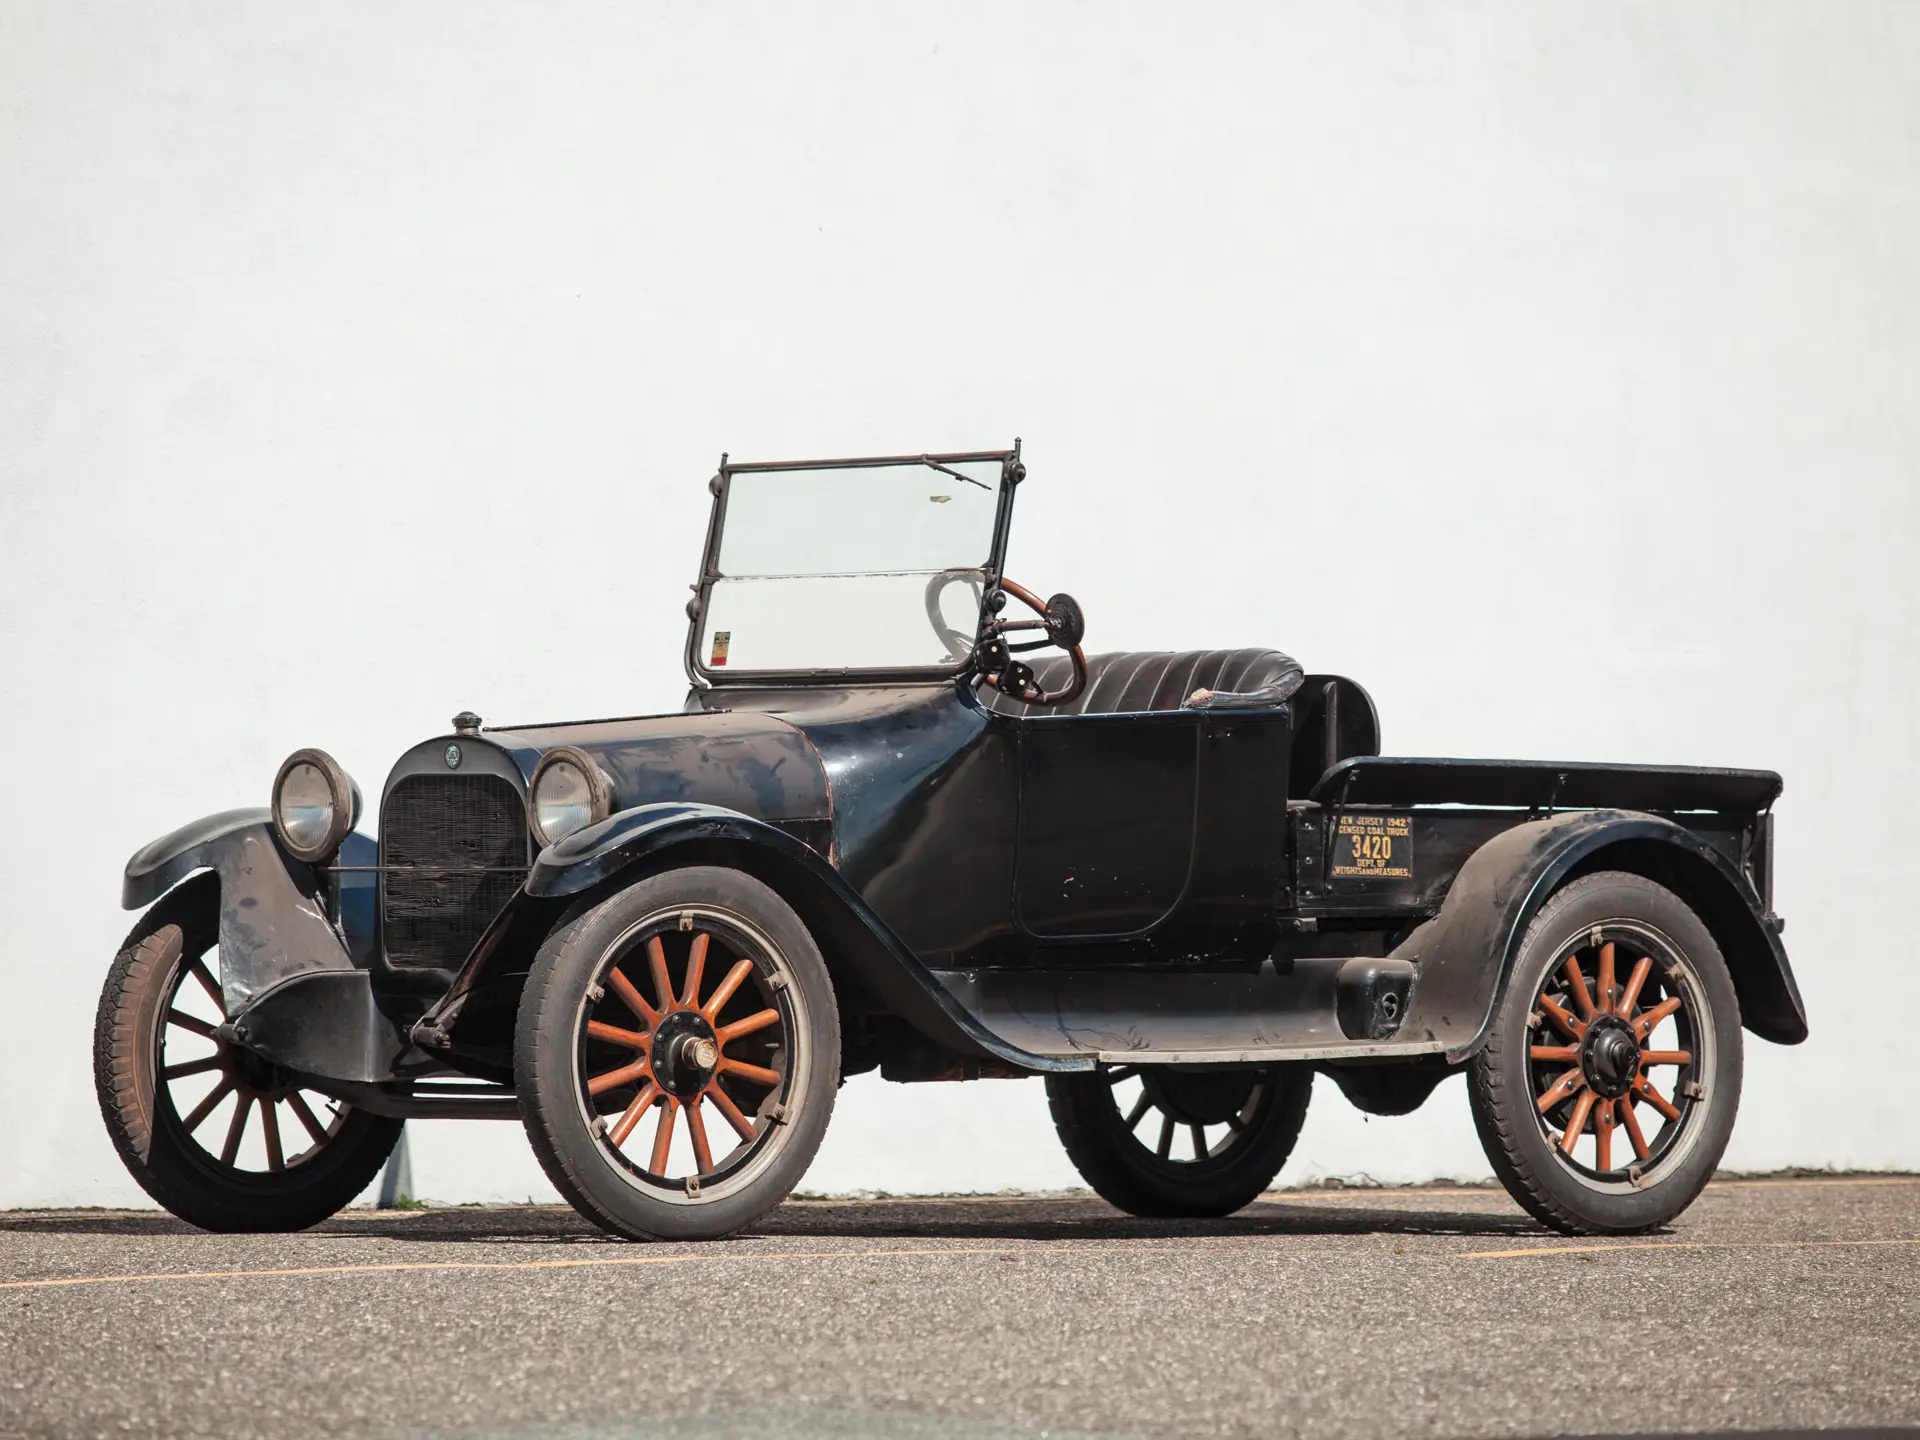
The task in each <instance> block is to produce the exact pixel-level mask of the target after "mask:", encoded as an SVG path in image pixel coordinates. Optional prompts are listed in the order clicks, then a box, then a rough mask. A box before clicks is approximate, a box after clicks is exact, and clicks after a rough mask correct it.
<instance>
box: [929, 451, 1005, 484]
mask: <svg viewBox="0 0 1920 1440" xmlns="http://www.w3.org/2000/svg"><path fill="white" fill-rule="evenodd" d="M920 463H921V464H922V465H924V466H926V467H927V468H928V469H929V470H938V471H939V472H940V473H941V474H942V475H951V476H953V478H954V479H956V480H964V481H966V482H967V483H968V484H969V485H978V486H979V487H980V488H981V489H982V490H992V489H993V487H992V486H991V485H989V484H987V483H986V482H985V481H983V480H976V479H974V478H973V476H971V475H962V474H961V473H960V472H959V471H958V470H955V469H953V468H952V467H950V466H947V465H942V464H941V463H940V462H939V461H938V460H935V459H932V458H931V457H929V456H926V455H922V456H921V457H920Z"/></svg>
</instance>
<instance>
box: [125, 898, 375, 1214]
mask: <svg viewBox="0 0 1920 1440" xmlns="http://www.w3.org/2000/svg"><path fill="white" fill-rule="evenodd" d="M219 900H220V897H219V885H218V882H217V881H216V880H215V879H214V877H212V876H210V875H209V876H204V877H200V878H197V879H194V880H190V881H188V882H187V883H186V884H184V885H182V886H180V887H179V888H178V889H176V890H175V891H173V892H172V893H171V894H169V895H168V896H166V897H165V898H164V899H162V900H161V901H160V902H159V903H158V904H157V905H155V906H154V907H153V909H152V910H150V911H148V912H147V915H146V916H145V917H144V918H143V919H142V921H141V923H140V925H139V926H138V927H136V928H135V930H134V932H133V934H132V935H131V936H129V937H128V940H127V944H126V946H125V947H123V948H122V950H121V952H120V954H119V956H118V957H117V958H116V959H115V962H114V965H113V969H112V970H111V971H110V972H109V974H108V978H107V985H106V989H105V991H104V992H103V994H102V996H101V1002H100V1012H99V1017H98V1021H97V1024H96V1030H95V1082H96V1088H97V1090H98V1092H99V1097H100V1107H101V1112H102V1114H103V1115H104V1117H105V1118H106V1121H107V1128H108V1130H109V1132H110V1133H111V1134H112V1136H113V1139H114V1143H115V1145H116V1147H117V1148H118V1149H119V1151H120V1154H121V1158H122V1160H124V1161H125V1162H126V1164H127V1167H128V1169H129V1170H131V1171H132V1173H133V1176H134V1178H135V1179H136V1180H138V1181H139V1182H140V1184H141V1185H142V1186H143V1187H144V1188H145V1189H146V1190H147V1192H148V1193H149V1194H150V1195H152V1196H153V1197H154V1199H156V1200H158V1201H159V1202H160V1203H161V1204H162V1205H165V1206H166V1207H167V1208H168V1209H169V1210H171V1211H173V1212H174V1213H175V1214H176V1215H179V1216H180V1217H181V1218H182V1219H184V1220H188V1221H190V1222H192V1223H193V1224H195V1225H199V1226H201V1227H203V1228H205V1229H210V1230H229V1231H232V1230H289V1229H299V1228H302V1227H304V1226H307V1225H312V1224H315V1223H317V1222H319V1221H320V1220H323V1219H325V1218H326V1217H327V1216H329V1215H331V1214H333V1213H334V1211H336V1210H338V1209H339V1208H340V1207H341V1206H342V1205H345V1204H347V1203H348V1202H349V1201H351V1200H352V1199H353V1198H354V1197H355V1196H356V1195H358V1194H359V1193H360V1191H361V1190H363V1189H365V1188H366V1186H367V1185H368V1184H370V1183H371V1182H372V1180H373V1178H374V1176H375V1175H376V1174H378V1173H379V1169H380V1166H381V1165H382V1164H383V1163H384V1162H385V1160H386V1157H387V1154H388V1152H389V1151H391V1150H392V1149H393V1145H394V1142H395V1141H396V1140H397V1139H398V1138H399V1135H400V1129H401V1122H400V1121H398V1120H387V1119H382V1118H381V1117H378V1116H373V1115H368V1114H365V1113H364V1112H361V1111H357V1110H355V1109H353V1108H352V1107H351V1106H349V1105H346V1104H345V1103H343V1102H341V1101H338V1100H335V1099H333V1098H332V1097H330V1096H328V1095H325V1094H323V1093H321V1092H320V1091H318V1090H315V1089H312V1088H311V1087H308V1086H303V1085H302V1084H301V1083H300V1082H299V1079H298V1077H296V1076H295V1075H293V1074H292V1073H291V1072H289V1071H287V1070H284V1069H282V1068H281V1067H279V1066H277V1065H274V1064H273V1063H271V1062H270V1061H268V1060H266V1059H265V1058H264V1057H262V1056H259V1055H257V1054H255V1053H254V1052H252V1051H250V1050H248V1049H247V1048H246V1047H245V1046H243V1045H240V1044H238V1043H237V1042H236V1041H235V1040H234V1039H233V1038H232V1035H231V1031H230V1029H229V1027H228V1025H227V1021H228V1018H229V1017H228V1014H227V1006H226V999H225V996H224V995H223V993H222V991H221V987H220V984H219V982H218V981H217V980H216V979H215V976H214V968H213V964H212V963H210V957H211V956H213V955H214V954H215V952H216V950H217V945H218V934H219V918H220V917H219Z"/></svg>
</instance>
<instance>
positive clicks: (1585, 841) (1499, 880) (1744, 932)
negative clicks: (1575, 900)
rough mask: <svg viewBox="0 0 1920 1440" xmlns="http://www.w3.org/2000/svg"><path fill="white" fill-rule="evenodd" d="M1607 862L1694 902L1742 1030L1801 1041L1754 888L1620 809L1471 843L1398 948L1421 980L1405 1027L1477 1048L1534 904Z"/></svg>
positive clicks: (1695, 844) (1798, 1017)
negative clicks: (1726, 974)
mask: <svg viewBox="0 0 1920 1440" xmlns="http://www.w3.org/2000/svg"><path fill="white" fill-rule="evenodd" d="M1605 869H1620V870H1627V871H1631V872H1633V873H1636V874H1642V875H1646V876H1647V877H1648V878H1650V879H1653V880H1657V881H1659V882H1660V883H1662V884H1664V885H1667V886H1668V887H1669V888H1670V889H1673V890H1674V891H1675V892H1676V893H1677V894H1679V896H1680V898H1681V899H1682V900H1684V901H1686V902H1687V903H1688V904H1689V905H1690V906H1691V907H1692V908H1693V909H1694V911H1695V912H1696V913H1697V914H1698V915H1699V916H1700V919H1701V922H1702V923H1703V924H1705V925H1706V927H1707V929H1708V931H1709V932H1710V933H1711V934H1712V935H1713V937H1714V941H1715V943H1716V944H1717V945H1718V946H1719V947H1720V951H1721V954H1722V955H1723V956H1724V957H1725V959H1726V961H1727V967H1728V969H1729V970H1730V971H1731V972H1732V974H1733V983H1734V988H1735V991H1736V992H1737V993H1738V995H1739V997H1740V1009H1741V1018H1742V1019H1743V1021H1744V1022H1745V1024H1746V1026H1747V1028H1748V1029H1750V1030H1752V1031H1753V1032H1754V1033H1755V1034H1757V1035H1759V1036H1760V1037H1761V1038H1762V1039H1765V1040H1772V1041H1775V1042H1776V1043H1779V1044H1785V1045H1793V1044H1798V1043H1799V1042H1800V1041H1802V1040H1804V1039H1806V1037H1807V1019H1806V1012H1805V1009H1804V1007H1803V1005H1802V1003H1801V999H1800V991H1799V987H1798V986H1797V985H1796V984H1795V983H1794V978H1793V971H1792V969H1791V968H1790V967H1789V966H1788V964H1787V955H1786V950H1785V948H1784V947H1783V946H1782V945H1781V944H1780V938H1779V935H1778V933H1777V932H1776V930H1775V927H1774V926H1773V925H1771V924H1769V923H1768V919H1767V917H1766V916H1765V915H1764V914H1763V912H1762V907H1761V904H1760V900H1759V897H1758V896H1757V895H1755V894H1754V891H1753V887H1752V886H1751V885H1749V884H1748V883H1747V881H1746V879H1745V877H1744V876H1742V875H1741V874H1740V872H1739V871H1738V870H1736V869H1735V868H1734V867H1733V865H1732V864H1731V863H1729V862H1728V860H1727V859H1726V857H1725V856H1723V855H1722V854H1720V852H1719V851H1718V850H1715V849H1714V848H1713V847H1712V846H1711V845H1708V844H1707V843H1706V842H1705V841H1704V840H1702V839H1701V838H1700V837H1699V836H1697V835H1695V834H1693V833H1692V832H1691V831H1689V830H1687V829H1686V828H1685V827H1683V826H1680V825H1677V824H1675V823H1674V822H1673V821H1671V820H1665V819H1662V818H1661V817H1659V816H1657V815H1646V814H1641V813H1638V812H1635V811H1626V810H1581V811H1572V812H1569V813H1567V814H1564V815H1556V816H1553V817H1552V818H1550V819H1546V820H1535V821H1530V822H1528V823H1527V824H1524V825H1516V826H1514V827H1513V828H1512V829H1511V830H1506V831H1503V832H1501V833H1500V834H1499V835H1496V836H1495V837H1494V838H1493V839H1491V840H1489V841H1488V842H1487V843H1486V844H1485V845H1482V846H1481V847H1480V848H1479V849H1478V850H1476V851H1475V852H1474V853H1473V855H1472V856H1470V857H1469V858H1468V860H1467V863H1466V864H1465V865H1463V866H1461V868H1460V873H1459V875H1458V876H1457V877H1455V879H1454V882H1453V885H1452V887H1451V888H1450V889H1449V890H1448V891H1447V896H1446V899H1445V900H1444V901H1443V902H1442V904H1441V907H1440V913H1439V914H1438V915H1437V916H1435V917H1434V918H1433V919H1432V920H1430V921H1428V922H1427V923H1426V924H1424V925H1422V926H1420V927H1419V928H1418V929H1417V930H1415V931H1414V932H1413V934H1412V935H1410V936H1409V937H1408V938H1407V940H1406V941H1405V942H1404V943H1403V944H1402V945H1401V946H1400V947H1399V948H1398V949H1397V950H1396V951H1395V952H1394V953H1395V954H1396V955H1397V956H1400V957H1402V958H1405V959H1408V960H1412V961H1413V962H1414V963H1415V966H1416V967H1417V968H1416V972H1415V973H1416V975H1417V977H1418V978H1417V979H1416V981H1415V983H1414V988H1413V995H1412V998H1411V1003H1410V1005H1409V1009H1408V1015H1407V1019H1406V1021H1405V1023H1404V1024H1403V1026H1402V1028H1401V1033H1402V1034H1403V1035H1406V1034H1418V1033H1420V1032H1421V1031H1422V1030H1425V1031H1426V1032H1427V1033H1428V1034H1429V1035H1430V1036H1432V1038H1434V1039H1437V1040H1441V1041H1443V1042H1444V1043H1445V1045H1446V1047H1447V1058H1448V1060H1449V1061H1453V1062H1458V1061H1461V1060H1465V1059H1467V1058H1468V1057H1470V1056H1472V1055H1473V1054H1475V1053H1476V1052H1477V1051H1479V1049H1480V1048H1481V1046H1482V1045H1484V1044H1485V1043H1486V1037H1487V1030H1488V1028H1489V1027H1490V1026H1491V1024H1492V1022H1493V1012H1494V1009H1495V1007H1496V1006H1497V1005H1498V1003H1499V1001H1500V997H1501V995H1502V994H1503V993H1504V991H1505V989H1506V984H1507V979H1508V976H1509V975H1511V974H1512V971H1513V966H1514V961H1515V959H1516V958H1517V956H1518V954H1519V949H1520V942H1521V940H1522V939H1523V938H1524V937H1525V935H1526V931H1527V927H1528V925H1530V924H1531V923H1532V921H1533V918H1534V916H1535V915H1537V914H1538V913H1539V911H1540V907H1541V906H1542V905H1544V904H1545V903H1546V901H1547V898H1548V897H1549V896H1551V895H1552V894H1553V892H1554V891H1555V890H1557V889H1559V888H1560V886H1561V885H1562V884H1564V883H1565V882H1566V881H1567V880H1568V879H1570V878H1573V877H1574V876H1575V875H1576V874H1577V873H1583V872H1586V871H1591V870H1605Z"/></svg>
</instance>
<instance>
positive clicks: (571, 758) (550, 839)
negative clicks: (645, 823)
mask: <svg viewBox="0 0 1920 1440" xmlns="http://www.w3.org/2000/svg"><path fill="white" fill-rule="evenodd" d="M612 813H613V787H612V786H611V785H609V784H608V783H607V777H606V776H605V775H602V774H601V773H600V767H599V766H598V765H596V764H594V763H593V760H592V759H591V758H590V757H589V756H588V755H587V753H586V752H585V751H583V750H576V749H574V748H573V746H571V745H563V746H561V747H560V748H559V749H558V750H549V751H548V752H547V753H546V754H545V755H543V756H541V757H540V763H539V764H538V765H536V766H534V767H533V779H532V780H531V781H530V782H529V783H528V785H527V823H528V824H530V825H531V826H532V827H533V833H534V834H535V835H537V836H538V837H539V839H540V843H541V844H542V845H553V844H556V843H557V842H559V841H561V840H564V839H566V838H567V836H569V835H571V834H573V833H574V832H575V831H576V830H584V829H586V828H587V826H589V825H594V824H598V823H599V822H600V821H602V820H604V819H606V818H607V816H609V815H611V814H612Z"/></svg>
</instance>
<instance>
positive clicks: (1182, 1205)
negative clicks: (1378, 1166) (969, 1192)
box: [1047, 1065, 1313, 1217]
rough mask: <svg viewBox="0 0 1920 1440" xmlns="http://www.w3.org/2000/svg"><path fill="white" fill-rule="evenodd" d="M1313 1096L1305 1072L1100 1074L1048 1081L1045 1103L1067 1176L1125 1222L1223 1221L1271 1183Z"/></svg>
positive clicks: (1153, 1069) (1133, 1069)
mask: <svg viewBox="0 0 1920 1440" xmlns="http://www.w3.org/2000/svg"><path fill="white" fill-rule="evenodd" d="M1312 1094H1313V1071H1312V1069H1311V1068H1310V1067H1308V1066H1305V1065H1269V1066H1266V1067H1264V1068H1259V1069H1254V1068H1250V1067H1233V1068H1219V1069H1180V1068H1177V1067H1174V1066H1169V1065H1121V1066H1114V1067H1106V1066H1103V1067H1102V1068H1100V1069H1099V1070H1096V1071H1094V1072H1093V1073H1092V1074H1090V1075H1049V1076H1048V1077H1047V1103H1048V1105H1049V1106H1050V1107H1051V1109H1052V1111H1053V1124H1054V1129H1055V1130H1057V1131H1058V1132H1059V1135H1060V1143H1061V1144H1062V1145H1064V1146H1065V1147H1066V1151H1067V1158H1068V1159H1069V1160H1071V1161H1073V1167H1074V1169H1076V1170H1078V1171H1079V1172H1080V1174H1081V1177H1082V1178H1083V1179H1085V1180H1086V1182H1087V1184H1089V1185H1091V1186H1092V1187H1093V1189H1094V1192H1095V1193H1096V1194H1098V1195H1099V1196H1100V1198H1101V1199H1103V1200H1105V1201H1106V1202H1107V1203H1108V1204H1109V1205H1112V1206H1114V1207H1116V1208H1117V1209H1121V1210H1125V1211H1126V1212H1127V1213H1128V1214H1130V1215H1146V1216H1158V1217H1174V1216H1186V1217H1199V1216H1217V1215H1230V1214H1232V1213H1233V1212H1234V1211H1235V1210H1238V1209H1240V1208H1242V1207H1243V1206H1245V1205H1248V1204H1250V1203H1252V1201H1253V1200H1254V1199H1255V1198H1257V1197H1258V1196H1259V1194H1260V1192H1261V1191H1263V1190H1265V1189H1266V1188H1267V1187H1268V1186H1269V1185H1271V1184H1272V1183H1273V1177H1274V1176H1276V1175H1278V1174H1279V1173H1280V1167H1281V1166H1282V1165H1284V1164H1285V1163H1286V1161H1287V1157H1288V1156H1289V1155H1291V1154H1292V1153H1293V1146H1294V1142H1295V1141H1297V1140H1298V1139H1299V1138H1300V1127H1301V1125H1302V1124H1303V1123H1305V1121H1306V1118H1307V1101H1308V1100H1309V1099H1310V1098H1311V1097H1312Z"/></svg>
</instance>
